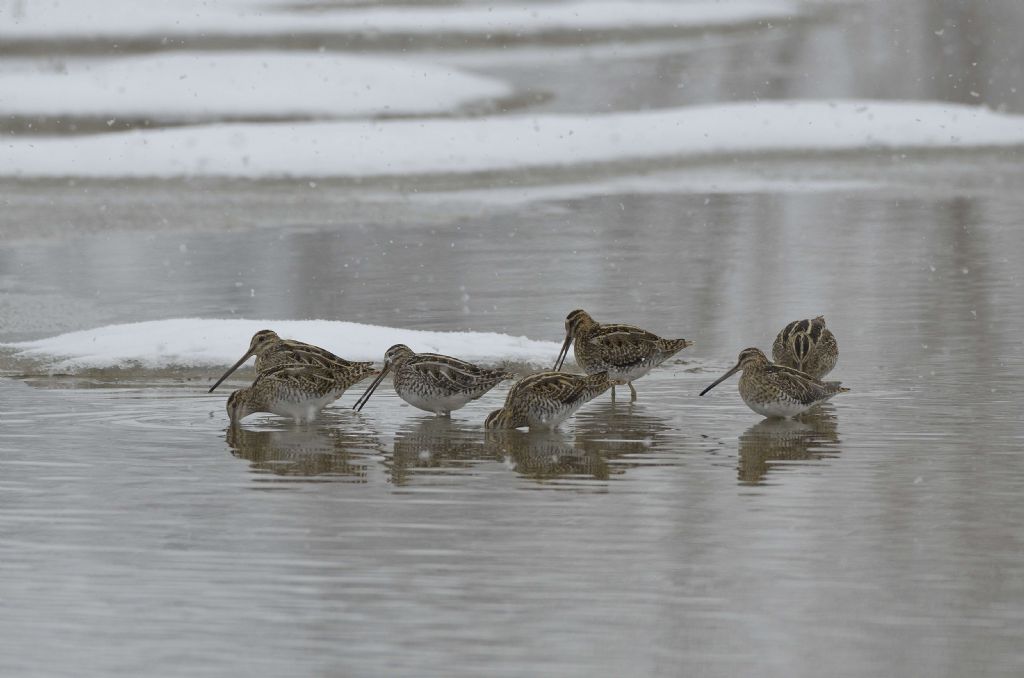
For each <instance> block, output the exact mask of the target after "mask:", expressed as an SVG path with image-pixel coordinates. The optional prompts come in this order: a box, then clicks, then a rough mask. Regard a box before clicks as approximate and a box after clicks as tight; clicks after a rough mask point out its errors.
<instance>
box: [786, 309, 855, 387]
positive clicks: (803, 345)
mask: <svg viewBox="0 0 1024 678" xmlns="http://www.w3.org/2000/svg"><path fill="white" fill-rule="evenodd" d="M772 359H773V360H774V361H775V363H776V364H777V365H783V366H784V367H792V368H793V369H795V370H800V371H801V372H804V373H806V374H809V375H811V376H812V377H814V378H815V379H821V378H822V377H824V376H825V375H826V374H828V373H829V372H831V371H832V369H833V368H834V367H835V366H836V362H838V360H839V344H837V343H836V337H835V335H834V334H832V331H831V330H830V329H828V328H827V327H825V316H821V315H819V316H818V317H817V318H811V319H809V320H795V321H793V322H791V323H789V324H788V325H786V326H785V327H784V328H782V331H781V332H779V335H778V336H777V337H775V343H774V344H772Z"/></svg>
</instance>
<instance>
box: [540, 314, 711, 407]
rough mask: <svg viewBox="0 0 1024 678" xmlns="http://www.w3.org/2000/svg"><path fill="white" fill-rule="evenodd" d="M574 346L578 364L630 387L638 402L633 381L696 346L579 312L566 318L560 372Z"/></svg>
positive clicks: (559, 355)
mask: <svg viewBox="0 0 1024 678" xmlns="http://www.w3.org/2000/svg"><path fill="white" fill-rule="evenodd" d="M571 345H575V354H576V363H577V364H578V365H579V366H580V367H581V368H582V369H583V371H584V372H586V373H587V374H596V373H598V372H607V373H608V377H609V379H611V380H612V381H615V382H621V383H625V384H626V385H627V386H629V392H630V400H636V389H635V388H633V381H634V380H636V379H639V378H640V377H642V376H644V375H645V374H647V373H648V372H650V371H651V370H652V369H653V368H655V367H657V366H658V365H660V364H662V363H663V362H665V361H666V360H668V359H669V358H671V357H672V356H674V355H675V354H676V353H678V352H679V351H681V350H683V349H684V348H686V347H687V346H692V345H693V342H692V341H687V340H686V339H662V338H661V337H659V336H658V335H656V334H653V333H651V332H648V331H647V330H644V329H641V328H639V327H634V326H633V325H621V324H614V325H604V324H601V323H599V322H597V321H595V320H594V319H593V318H592V317H590V314H588V313H587V312H586V311H584V310H582V309H577V310H575V311H573V312H572V313H570V314H569V315H568V316H566V318H565V341H564V342H563V343H562V350H561V351H559V353H558V359H557V360H556V361H555V366H554V369H555V370H556V371H557V370H560V369H562V365H563V364H564V363H565V358H566V356H567V355H568V353H569V347H570V346H571ZM614 397H615V388H614V387H613V388H612V398H614Z"/></svg>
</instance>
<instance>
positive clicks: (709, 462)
mask: <svg viewBox="0 0 1024 678" xmlns="http://www.w3.org/2000/svg"><path fill="white" fill-rule="evenodd" d="M912 4H914V3H912ZM940 4H941V3H940ZM997 5H998V3H993V4H992V6H997ZM915 6H916V4H915ZM1014 6H1015V5H1014ZM1008 7H1010V6H1009V5H1008ZM878 11H882V10H878ZM1006 11H1012V10H1011V9H1007V10H1006ZM893 12H894V15H895V16H896V18H897V19H905V18H906V17H905V16H904V13H903V12H902V11H896V10H893ZM830 16H831V15H830ZM854 16H859V15H856V14H854ZM835 22H839V23H835ZM843 22H849V23H843ZM940 23H941V22H940ZM872 25H875V24H872ZM926 25H928V26H929V28H930V27H931V24H930V23H926ZM972 25H977V23H975V24H972ZM858 26H860V29H864V30H866V29H867V26H861V25H860V24H858V23H857V22H856V21H855V20H854V19H851V18H850V17H849V16H848V15H847V14H845V13H839V14H838V18H826V19H822V20H821V21H820V22H819V23H812V24H808V25H806V26H805V25H801V29H800V30H801V31H808V32H809V33H808V35H810V36H812V37H813V36H814V35H817V36H818V38H817V39H815V40H811V38H808V40H811V42H812V43H813V44H816V45H820V44H823V43H821V42H819V41H818V40H824V39H825V38H824V37H822V36H824V35H834V34H835V32H836V31H839V30H841V32H843V34H844V35H850V34H851V33H849V32H850V31H856V30H859V29H858ZM815 30H817V31H820V33H814V31H815ZM931 30H935V31H937V30H942V29H941V27H936V28H934V29H931ZM947 30H951V29H948V28H947ZM994 35H996V37H998V36H999V35H1001V33H1000V32H999V31H995V33H994ZM734 37H735V38H736V40H737V44H740V45H747V48H746V49H749V48H750V45H751V44H752V43H751V42H749V41H747V40H745V39H744V38H743V36H742V35H738V36H734ZM934 37H935V38H936V39H939V37H940V36H934ZM659 44H660V43H659ZM716 49H723V50H726V51H727V50H728V48H727V47H723V46H719V47H716ZM737 49H740V48H739V47H738V48H737ZM740 53H741V54H745V53H746V52H745V51H743V50H741V52H740ZM459 58H461V59H466V58H468V57H467V55H465V54H462V55H460V57H459ZM807 58H809V57H806V56H805V57H803V60H801V58H796V59H795V60H789V61H786V60H783V62H782V63H783V65H785V68H786V69H787V70H785V71H784V73H785V74H788V77H793V78H795V77H796V75H795V74H798V73H800V72H803V67H804V66H806V65H807V64H808V63H809V62H808V61H807V60H806V59H807ZM865 58H866V57H865ZM673 63H677V64H678V63H679V62H672V61H669V62H664V61H658V60H657V59H654V61H652V62H651V63H650V64H648V62H647V61H646V59H641V60H638V61H637V64H648V65H651V64H661V67H663V68H668V69H671V68H672V64H673ZM716 63H718V60H716ZM760 66H764V64H760ZM861 66H863V64H861ZM521 67H522V65H520V66H518V67H517V68H521ZM651 67H653V66H651ZM538 68H541V67H540V66H538ZM543 68H544V69H546V70H545V73H547V75H546V76H545V82H558V81H560V80H561V79H563V78H565V77H567V75H566V73H560V72H558V71H560V69H561V68H563V66H559V65H558V64H556V63H551V64H546V65H544V66H543ZM565 68H567V67H565ZM638 68H639V66H638ZM733 68H734V69H735V70H736V71H737V72H743V73H746V72H747V71H746V70H745V69H744V67H743V64H742V63H736V64H734V66H733ZM865 68H866V67H865ZM922 68H923V66H922ZM497 70H501V69H496V71H497ZM599 70H600V69H597V70H596V71H594V72H597V71H599ZM641 70H642V69H641ZM855 70H856V69H855ZM484 74H488V73H486V72H485V73H484ZM618 75H619V74H618V72H616V71H613V72H612V73H610V74H609V78H618ZM524 77H525V75H524ZM893 77H894V78H904V79H903V80H900V82H905V83H910V82H912V81H913V82H916V81H915V80H914V77H916V75H913V74H911V75H907V74H901V73H895V74H894V76H893ZM993 77H996V76H993ZM998 77H1001V76H998ZM721 78H722V80H721V81H722V83H723V84H728V83H729V82H731V80H730V77H729V75H728V72H727V73H725V74H723V75H722V76H721ZM997 79H998V78H997ZM616 81H617V82H618V81H619V80H616ZM658 82H659V81H658V80H657V79H655V80H652V81H651V84H649V85H647V86H646V87H647V89H643V91H645V92H652V93H653V92H654V91H655V90H656V88H657V87H658V84H657V83H658ZM858 82H862V81H858ZM833 84H835V83H833ZM897 84H898V83H897ZM892 86H893V88H894V90H898V89H899V88H898V87H897V86H896V84H894V85H892ZM908 86H909V85H908ZM596 87H597V85H596V84H595V88H596ZM569 91H570V92H571V89H570V90H569ZM844 91H846V90H844ZM848 93H850V94H851V95H852V94H856V95H870V96H876V95H877V94H872V93H870V92H868V93H865V92H863V91H861V90H860V89H857V88H849V91H848ZM592 94H593V92H591V95H592ZM652 95H653V94H652ZM566 96H567V97H570V99H571V95H570V94H567V95H566ZM951 98H955V97H951ZM573 101H575V100H571V101H569V102H568V103H565V107H566V108H567V109H573V108H574V106H575V104H574V103H573ZM576 103H579V102H578V101H576ZM680 103H687V102H686V101H682V102H679V101H674V102H672V105H678V104H680ZM1009 106H1010V107H1011V108H1014V107H1015V106H1016V104H1014V103H1013V102H1012V101H1011V102H1009ZM583 107H584V108H586V106H583ZM804 160H806V162H804ZM1018 164H1019V163H1017V162H1016V158H1015V157H1014V156H1013V155H1010V156H1006V155H991V154H980V153H978V154H965V155H962V156H953V157H950V156H930V155H917V156H915V157H910V158H890V157H887V158H884V159H883V158H878V157H871V156H864V157H860V156H858V157H849V158H843V159H839V160H835V161H831V160H830V159H829V158H827V157H824V158H822V157H819V158H814V159H800V158H786V159H779V160H775V159H773V158H770V157H769V158H760V159H757V160H754V161H751V163H750V164H749V165H748V164H744V166H743V167H740V168H732V167H728V166H727V165H728V163H723V164H719V165H711V166H707V167H704V166H696V167H694V168H689V169H688V170H686V172H688V173H684V174H682V175H679V177H680V183H681V189H680V190H678V191H676V190H672V189H671V185H670V181H671V180H673V179H674V178H675V177H676V176H677V175H675V174H672V173H664V172H652V174H650V175H648V174H645V173H638V174H637V175H635V176H632V175H631V176H630V177H626V178H625V179H623V180H622V181H619V180H618V179H616V178H615V177H610V178H609V177H596V178H595V177H593V176H590V175H586V174H581V175H580V177H578V181H577V182H576V183H577V187H576V188H572V187H565V186H563V187H560V186H550V187H546V186H544V185H543V184H544V182H543V181H538V180H536V178H530V177H528V176H527V177H525V178H524V177H518V178H522V179H523V180H524V181H525V183H528V184H531V185H533V186H534V187H536V188H537V192H536V193H534V194H533V195H534V197H538V196H542V195H543V190H541V189H544V190H550V193H549V194H548V199H547V200H531V199H530V197H529V195H530V194H529V193H528V192H523V191H521V190H520V189H519V187H518V183H517V177H511V178H509V180H508V187H507V188H505V189H504V191H503V192H498V193H494V194H489V192H488V191H487V190H485V189H486V184H487V183H488V182H492V181H493V177H491V178H478V179H470V180H467V185H465V186H464V185H461V184H460V185H444V184H440V185H417V184H413V185H404V186H401V188H403V189H406V190H392V189H393V187H391V186H385V185H375V186H374V187H372V189H367V190H363V189H360V188H359V187H358V186H352V185H347V184H346V185H333V184H330V183H318V182H312V184H311V183H309V182H301V183H288V182H277V183H265V184H250V183H232V182H216V183H212V184H207V183H204V182H167V183H160V182H144V181H139V182H134V183H131V184H124V185H108V184H103V183H98V182H79V183H74V182H71V183H69V182H64V181H39V182H29V181H24V182H12V181H6V182H3V183H0V196H2V198H3V200H4V209H3V211H2V212H0V232H2V233H3V234H4V241H3V243H2V244H0V318H2V319H3V326H2V327H0V341H5V342H7V341H19V340H26V339H32V338H39V337H45V336H51V335H55V334H59V333H62V332H67V331H72V330H78V329H84V328H89V327H95V326H100V325H107V324H115V323H125V322H133V321H139V320H157V319H165V318H175V317H205V318H213V317H239V318H280V319H296V318H333V319H341V320H350V321H355V322H361V323H370V324H377V325H385V326H392V327H406V328H415V329H441V330H457V331H464V330H473V331H496V332H503V333H508V334H513V335H520V334H525V335H526V336H529V337H531V338H533V339H539V340H549V341H558V340H559V339H560V338H561V332H562V327H563V325H562V323H563V319H564V317H565V314H566V313H567V312H568V311H570V310H572V309H573V308H577V307H581V308H585V309H587V310H589V311H591V312H592V313H593V315H594V316H595V317H596V318H597V319H598V320H611V321H624V322H632V323H635V324H638V325H641V326H644V327H648V328H650V329H652V330H654V331H657V332H660V333H662V334H665V335H669V336H684V337H686V338H688V339H692V340H694V341H696V345H695V346H694V347H693V348H690V349H687V350H685V351H683V352H682V353H681V354H680V356H679V360H676V361H673V362H670V363H669V364H667V365H665V366H663V367H661V368H659V369H658V370H656V371H655V372H654V373H652V374H651V375H649V376H648V377H645V378H643V379H641V380H640V381H638V382H637V388H638V391H639V400H638V401H637V402H636V403H634V404H630V403H629V402H628V401H624V400H623V399H622V393H621V392H620V394H619V396H620V400H619V401H618V402H614V403H613V402H611V400H610V398H608V397H607V396H605V397H602V398H599V399H598V400H596V401H594V402H592V403H590V404H589V405H587V406H586V407H584V408H583V409H582V410H581V411H580V412H579V413H578V414H577V416H576V417H575V418H574V419H572V420H571V421H570V422H568V423H567V424H566V425H564V426H563V427H562V429H561V431H559V432H556V433H554V434H550V435H534V434H528V433H525V432H509V433H502V434H494V433H490V434H488V433H485V432H484V431H483V429H482V427H481V422H482V421H483V419H484V417H485V416H486V413H487V412H488V411H489V410H491V409H493V408H495V407H498V406H499V405H500V403H501V400H502V399H503V398H504V395H505V393H506V392H507V388H508V387H507V385H503V386H499V387H498V388H497V389H495V390H494V392H492V393H491V394H488V395H487V396H485V397H484V398H483V399H481V400H480V401H477V402H475V403H472V404H471V405H469V406H468V407H466V408H465V409H463V410H459V411H457V412H456V413H455V414H454V416H453V417H452V418H451V420H444V419H436V418H434V417H431V416H428V415H426V414H425V413H423V412H420V411H418V410H415V409H413V408H411V407H409V406H407V405H405V404H404V403H402V402H401V401H400V400H398V398H397V397H396V396H395V395H394V393H393V391H392V390H391V389H390V383H389V382H385V383H384V384H383V385H382V386H381V388H380V389H379V390H378V391H377V394H376V395H375V396H374V397H373V398H372V399H371V400H370V402H369V403H368V404H367V406H366V407H365V409H364V410H363V411H362V412H361V413H355V412H353V411H352V410H351V409H349V407H350V405H351V404H352V403H353V402H354V401H355V399H356V397H357V396H358V394H359V393H360V392H361V389H362V388H364V387H365V384H362V385H359V386H357V387H356V388H354V389H352V390H351V391H349V392H348V393H346V394H345V396H344V397H343V398H342V399H341V401H339V403H338V404H337V405H335V406H334V407H332V408H331V409H329V410H328V411H327V412H326V413H325V414H324V416H323V417H322V419H321V420H320V421H318V422H317V423H316V424H314V425H309V426H302V427H296V426H294V425H293V424H291V423H289V422H286V421H283V420H280V419H278V418H275V417H271V416H261V415H257V416H253V417H251V418H250V419H248V420H247V421H246V426H245V427H244V428H243V429H242V430H240V431H235V432H230V431H227V430H226V416H225V412H224V401H225V397H226V394H227V392H228V391H229V389H230V386H231V384H226V385H225V386H223V387H222V389H223V392H221V391H218V392H216V393H215V394H213V395H208V394H206V388H207V387H208V385H209V384H210V383H211V381H212V379H214V378H216V377H217V376H219V372H220V371H219V370H208V371H207V370H196V369H189V370H184V369H183V370H178V371H175V370H167V371H161V372H152V371H145V370H122V371H117V370H97V371H92V372H88V371H87V372H84V373H81V374H78V375H75V376H73V377H68V376H53V377H51V376H48V375H47V374H46V370H45V368H40V367H39V366H36V365H30V364H27V363H24V362H22V361H17V360H14V359H12V358H11V357H10V355H9V354H7V353H2V354H0V367H2V369H3V370H4V371H5V373H7V374H8V375H9V376H14V377H23V378H20V379H19V378H7V379H3V380H0V611H2V614H0V674H3V675H72V674H73V675H80V676H109V675H126V676H127V675H131V676H137V675H182V676H186V675H187V676H195V675H218V676H220V675H268V676H269V675H351V676H377V675H396V676H398V675H400V676H438V677H453V676H467V677H469V676H481V675H487V676H539V675H554V676H676V675H681V674H686V675H700V676H723V677H724V676H737V675H765V676H787V677H790V676H792V677H808V678H810V677H814V678H817V677H819V676H825V675H827V676H850V677H853V676H922V677H923V676H928V677H933V676H949V677H951V678H952V677H959V676H1017V675H1020V674H1021V672H1022V671H1024V558H1022V555H1024V528H1022V527H1021V526H1022V525H1024V504H1022V503H1021V501H1020V500H1019V499H1020V496H1021V488H1022V487H1024V457H1022V455H1021V448H1022V443H1024V425H1022V423H1021V420H1020V403H1021V402H1022V396H1024V393H1022V389H1021V386H1020V383H1021V377H1022V376H1024V340H1022V337H1024V309H1022V307H1021V304H1020V298H1021V284H1022V281H1024V256H1022V253H1024V231H1022V230H1021V229H1020V218H1021V216H1020V215H1021V214H1024V192H1022V191H1021V188H1022V187H1024V185H1022V184H1024V181H1022V175H1021V171H1020V169H1019V167H1018ZM651 169H652V170H654V169H658V170H661V169H664V168H651ZM694 175H699V177H698V178H700V179H701V180H704V181H707V180H708V176H711V177H714V180H715V181H720V182H721V183H720V184H719V185H718V186H717V187H716V188H714V189H710V188H709V189H707V190H702V189H699V188H694V187H693V184H692V183H687V182H690V181H691V180H694ZM737 176H742V177H743V178H744V179H743V181H736V177H737ZM595 179H600V180H601V181H605V180H607V182H608V183H607V184H600V185H607V186H609V187H611V188H609V190H608V191H606V192H604V193H605V194H602V193H600V192H599V193H597V194H595V192H594V191H593V190H592V187H593V185H595V181H594V180H595ZM752 180H753V181H752ZM616 182H618V183H616ZM645 182H648V183H645ZM652 182H653V183H652ZM752 184H756V187H753V188H752V187H751V186H752ZM588 185H589V186H591V190H587V189H586V186H588ZM808 185H810V186H814V187H815V188H813V189H812V190H806V187H807V186H808ZM615 186H618V187H619V188H615ZM651 186H654V187H655V188H653V189H652V188H651ZM687 186H688V187H687ZM645 187H646V188H645ZM794 187H799V189H798V190H792V189H793V188H794ZM462 188H467V189H470V190H467V191H462V190H460V189H462ZM648 189H650V190H648ZM560 191H561V192H560ZM496 196H497V197H496ZM819 313H822V314H825V315H826V317H827V318H828V322H829V325H830V327H832V328H833V330H834V331H835V333H836V335H837V337H838V339H839V343H840V350H841V357H840V361H839V365H838V367H837V369H836V371H835V372H834V373H833V375H832V376H834V378H836V379H841V380H842V381H843V382H844V384H845V385H847V386H849V387H850V388H851V389H852V390H851V392H850V393H845V394H842V395H840V396H838V397H836V398H835V399H834V401H833V402H831V403H829V404H828V405H826V406H824V407H822V408H819V409H818V410H817V411H815V412H813V413H812V414H810V415H807V416H805V417H804V418H802V419H801V420H799V421H793V422H775V421H765V420H762V419H761V417H759V416H757V415H755V414H754V413H752V412H750V411H749V410H748V409H747V408H746V407H745V406H744V405H743V403H742V402H741V401H740V399H739V396H738V394H737V393H736V379H735V378H734V379H733V380H731V381H729V382H726V383H724V384H722V385H721V386H719V387H718V388H717V389H715V390H714V391H712V392H711V393H710V394H708V395H707V396H705V397H703V398H700V397H698V396H697V393H699V392H700V390H701V389H702V388H704V387H705V386H706V385H707V384H709V383H711V381H712V380H714V379H715V378H717V376H718V375H719V374H721V373H722V372H723V371H724V370H726V369H728V368H729V367H730V366H731V365H732V364H733V362H734V361H735V358H736V354H737V353H738V352H739V351H740V350H741V349H742V348H744V347H746V346H750V345H757V346H761V347H762V348H765V349H768V348H770V343H771V340H772V339H773V338H774V335H775V333H776V332H777V331H778V330H779V329H781V327H782V326H783V325H784V324H785V323H786V322H788V321H790V320H795V319H798V318H803V317H808V316H812V315H817V314H819ZM298 338H302V337H298ZM386 348H387V347H386V346H381V347H380V351H381V354H383V351H384V349H386ZM238 350H239V355H241V352H242V351H243V350H244V346H239V347H238ZM554 358H555V355H552V356H551V361H552V362H553V361H554ZM247 378H248V375H246V374H244V373H239V374H237V375H235V377H233V382H232V383H233V384H241V383H244V382H245V380H246V379H247Z"/></svg>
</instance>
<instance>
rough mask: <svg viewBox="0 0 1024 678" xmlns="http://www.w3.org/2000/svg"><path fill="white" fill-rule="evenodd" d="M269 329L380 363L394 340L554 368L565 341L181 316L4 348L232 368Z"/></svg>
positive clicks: (84, 361)
mask: <svg viewBox="0 0 1024 678" xmlns="http://www.w3.org/2000/svg"><path fill="white" fill-rule="evenodd" d="M262 329H272V330H274V331H275V332H277V333H278V334H279V335H281V336H282V337H284V338H288V339H298V340H300V341H304V342H306V343H310V344H315V345H317V346H321V347H323V348H326V349H328V350H329V351H332V352H334V353H336V354H337V355H339V356H341V357H343V358H346V359H348V360H373V361H375V362H378V363H379V362H381V361H382V360H383V357H384V352H385V351H386V350H387V349H388V347H390V346H392V345H394V344H407V345H408V346H409V347H410V348H411V349H412V350H414V351H416V352H418V353H423V352H426V353H443V354H446V355H451V356H454V357H457V358H462V359H463V360H469V361H471V362H478V363H481V364H485V365H488V364H489V365H494V364H500V363H516V364H528V365H536V366H545V367H550V366H551V365H552V364H553V363H554V361H555V357H556V356H557V355H558V349H559V347H560V344H559V343H558V342H553V341H535V340H532V339H527V338H526V337H513V336H510V335H507V334H499V333H496V332H432V331H425V330H407V329H400V328H396V327H382V326H379V325H364V324H360V323H351V322H342V321H336V320H233V319H232V320H220V319H216V320H215V319H200V318H176V319H171V320H155V321H149V322H140V323H129V324H123V325H108V326H106V327H99V328H96V329H91V330H82V331H78V332H70V333H67V334H61V335H59V336H56V337H50V338H47V339H39V340H36V341H26V342H19V343H13V344H5V345H4V346H5V347H7V348H10V349H14V350H15V351H16V353H15V355H14V357H15V358H21V359H33V360H41V361H44V362H46V363H47V365H48V367H49V369H50V370H52V371H60V372H76V371H79V370H83V369H102V368H117V367H141V368H144V369H163V368H171V367H227V366H229V365H231V364H232V363H234V362H235V361H236V360H238V359H239V358H240V357H242V354H244V353H245V351H246V350H247V349H248V347H249V340H250V339H251V338H252V335H253V334H255V333H256V332H257V331H259V330H262Z"/></svg>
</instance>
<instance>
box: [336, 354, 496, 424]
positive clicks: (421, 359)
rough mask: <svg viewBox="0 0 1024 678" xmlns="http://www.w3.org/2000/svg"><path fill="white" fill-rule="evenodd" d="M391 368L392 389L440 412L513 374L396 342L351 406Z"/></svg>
mask: <svg viewBox="0 0 1024 678" xmlns="http://www.w3.org/2000/svg"><path fill="white" fill-rule="evenodd" d="M389 371H390V372H394V375H395V376H394V385H395V393H397V394H398V397H400V398H401V399H402V400H404V401H405V402H407V403H409V404H410V405H412V406H413V407H418V408H419V409H421V410H426V411H427V412H433V413H434V414H438V415H441V416H448V415H449V414H451V412H452V411H453V410H457V409H459V408H461V407H465V405H466V404H467V403H469V402H470V401H471V400H476V399H477V398H479V397H480V396H482V395H483V394H485V393H487V392H488V391H490V390H491V389H492V388H494V387H495V386H497V385H498V384H500V383H501V382H503V381H505V380H506V379H514V378H515V375H514V374H512V373H511V372H506V371H505V370H491V369H486V368H483V367H477V366H476V365H474V364H473V363H468V362H466V361H465V360H459V359H458V358H452V357H450V356H446V355H438V354H436V353H414V352H413V350H412V349H411V348H409V347H408V346H406V345H405V344H395V345H394V346H392V347H391V348H389V349H388V350H387V352H386V353H385V354H384V369H383V370H381V373H380V375H379V376H378V377H377V378H376V379H375V380H374V381H373V383H372V384H370V386H369V387H368V388H367V389H366V391H365V392H363V395H361V396H360V397H359V400H357V401H356V404H355V405H353V409H355V410H361V409H363V406H364V405H365V404H366V402H367V401H368V400H369V399H370V396H372V395H373V392H374V391H376V390H377V387H378V386H380V383H381V381H383V379H384V376H385V375H386V374H387V373H388V372H389Z"/></svg>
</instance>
